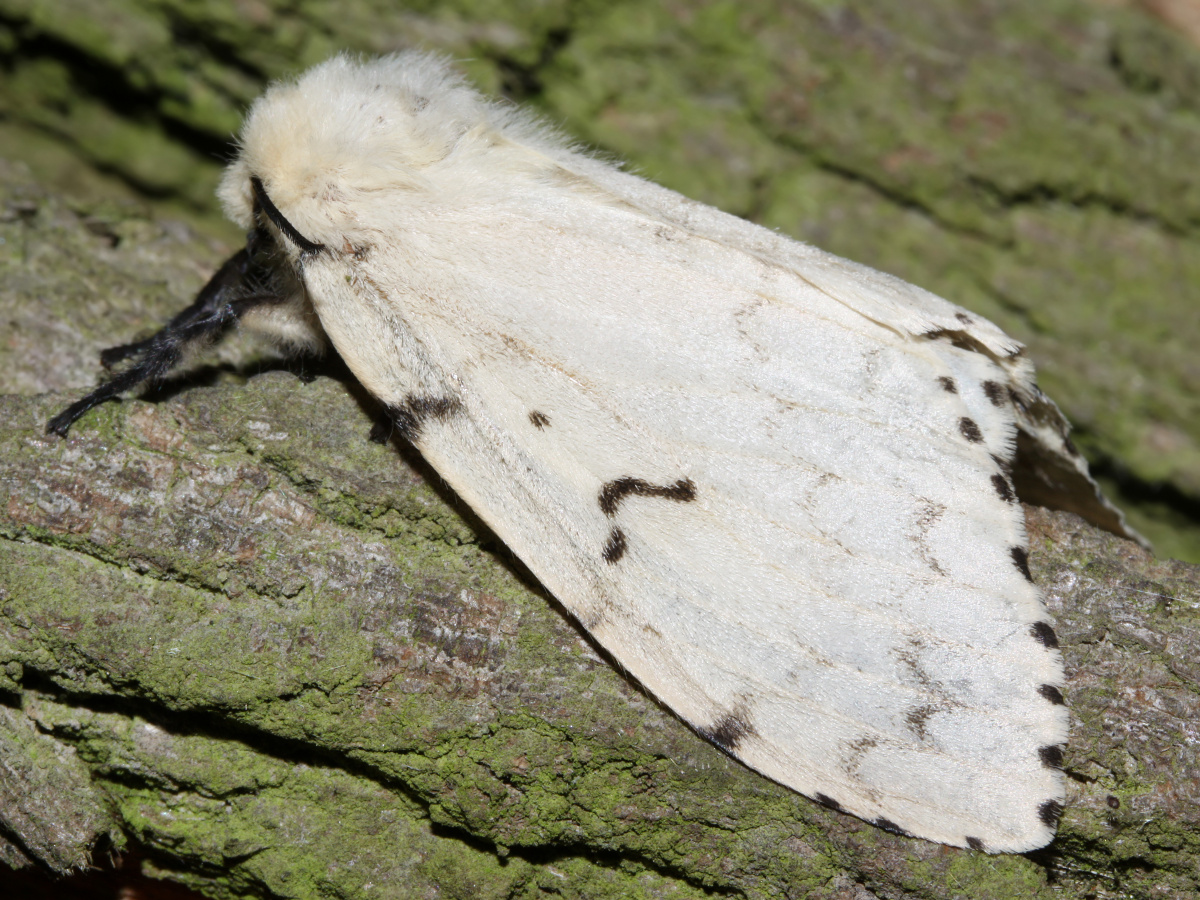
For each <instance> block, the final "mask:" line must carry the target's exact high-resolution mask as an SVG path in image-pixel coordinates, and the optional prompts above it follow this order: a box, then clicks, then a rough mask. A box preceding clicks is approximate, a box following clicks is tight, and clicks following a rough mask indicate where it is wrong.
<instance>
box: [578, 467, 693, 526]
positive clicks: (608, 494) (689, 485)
mask: <svg viewBox="0 0 1200 900" xmlns="http://www.w3.org/2000/svg"><path fill="white" fill-rule="evenodd" d="M629 496H637V497H661V498H662V499H664V500H675V501H677V502H679V503H690V502H691V501H693V500H695V499H696V484H695V482H693V481H692V479H690V478H681V479H680V480H679V481H676V482H675V483H674V484H668V485H656V484H651V483H650V482H648V481H643V480H642V479H641V478H631V477H629V476H626V477H624V478H617V479H615V480H613V481H609V482H607V483H606V484H605V485H604V486H603V487H602V488H601V489H600V496H599V498H598V502H599V504H600V509H601V511H602V512H603V513H604V514H605V515H606V516H609V517H612V516H614V515H616V512H617V507H618V506H620V505H621V501H622V500H624V499H625V498H626V497H629Z"/></svg>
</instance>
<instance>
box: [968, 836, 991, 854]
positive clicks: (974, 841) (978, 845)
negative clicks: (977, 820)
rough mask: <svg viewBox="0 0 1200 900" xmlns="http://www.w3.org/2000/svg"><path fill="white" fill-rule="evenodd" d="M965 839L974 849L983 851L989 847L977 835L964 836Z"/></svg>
mask: <svg viewBox="0 0 1200 900" xmlns="http://www.w3.org/2000/svg"><path fill="white" fill-rule="evenodd" d="M964 840H965V841H966V844H967V846H968V847H970V848H971V849H972V850H978V851H979V852H980V853H983V852H984V851H986V850H987V847H986V846H985V845H984V843H983V841H981V840H980V839H979V838H977V837H968V838H964Z"/></svg>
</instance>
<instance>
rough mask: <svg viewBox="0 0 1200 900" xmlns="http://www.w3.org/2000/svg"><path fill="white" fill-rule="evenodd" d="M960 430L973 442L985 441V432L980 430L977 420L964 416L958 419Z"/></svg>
mask: <svg viewBox="0 0 1200 900" xmlns="http://www.w3.org/2000/svg"><path fill="white" fill-rule="evenodd" d="M958 430H959V431H961V432H962V434H963V437H965V438H966V439H967V440H968V441H970V442H971V443H972V444H978V443H981V442H982V441H983V432H982V431H980V430H979V426H978V425H976V424H975V420H974V419H971V418H968V417H967V416H963V417H962V418H961V419H959V420H958Z"/></svg>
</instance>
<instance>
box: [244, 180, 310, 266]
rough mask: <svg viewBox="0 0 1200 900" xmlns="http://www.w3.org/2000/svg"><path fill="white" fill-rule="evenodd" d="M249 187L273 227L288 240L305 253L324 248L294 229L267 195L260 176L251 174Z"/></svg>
mask: <svg viewBox="0 0 1200 900" xmlns="http://www.w3.org/2000/svg"><path fill="white" fill-rule="evenodd" d="M250 187H251V188H253V189H254V199H255V200H257V201H258V205H259V206H260V207H261V208H262V211H263V212H265V213H266V214H267V218H268V219H270V220H271V221H272V222H274V223H275V227H276V228H278V229H279V230H280V231H281V232H283V234H284V235H285V236H286V237H287V239H288V240H289V241H291V242H292V243H293V244H295V245H296V246H297V247H299V248H300V249H301V250H303V251H304V252H305V253H316V252H317V251H318V250H324V249H325V245H324V244H318V243H317V242H316V241H310V240H309V239H308V238H306V237H305V236H304V235H302V234H301V233H300V232H299V231H297V230H296V226H295V225H293V224H292V223H291V222H289V221H288V220H287V218H286V217H285V216H284V215H283V213H281V212H280V211H279V207H278V206H276V205H275V204H274V203H273V202H272V201H271V198H270V197H269V196H267V189H266V188H265V187H263V183H262V179H261V178H259V177H258V176H257V175H251V176H250Z"/></svg>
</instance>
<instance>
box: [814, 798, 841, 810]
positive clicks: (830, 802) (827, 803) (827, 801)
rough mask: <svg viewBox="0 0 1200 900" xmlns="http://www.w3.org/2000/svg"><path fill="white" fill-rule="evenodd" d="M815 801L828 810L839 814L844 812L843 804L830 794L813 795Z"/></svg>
mask: <svg viewBox="0 0 1200 900" xmlns="http://www.w3.org/2000/svg"><path fill="white" fill-rule="evenodd" d="M813 799H814V800H816V801H817V802H818V803H820V804H821V805H822V806H824V807H825V808H826V809H834V810H837V811H838V812H841V811H842V804H840V803H838V802H837V801H836V800H834V799H833V798H832V797H830V796H829V795H828V794H813Z"/></svg>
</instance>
